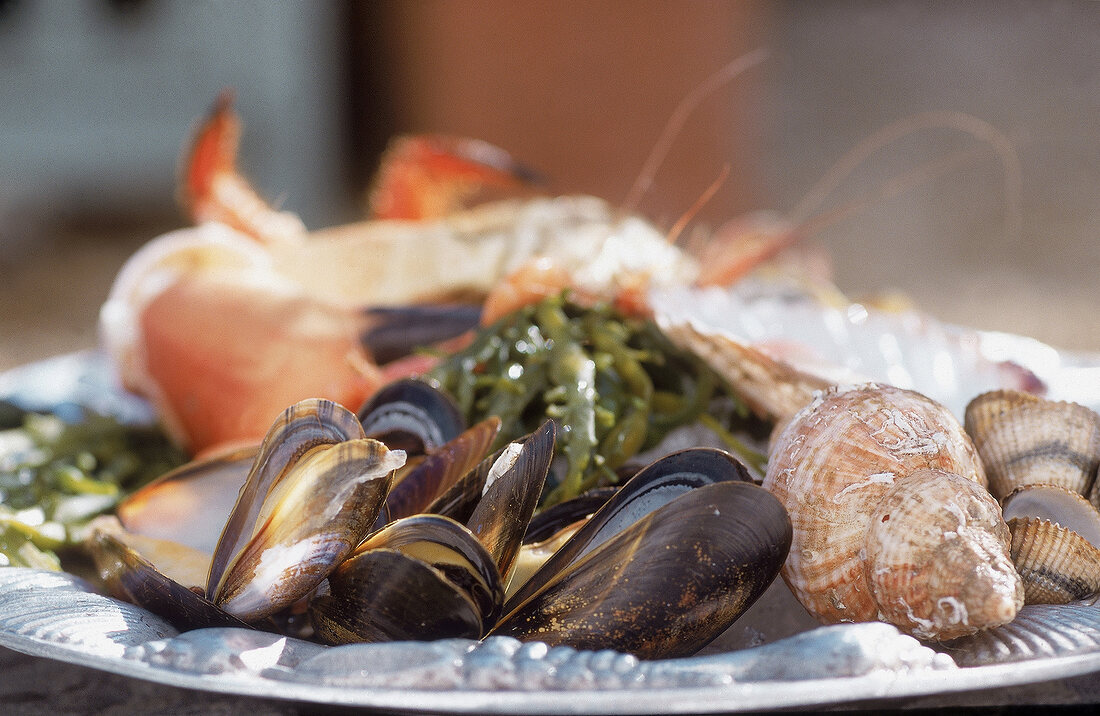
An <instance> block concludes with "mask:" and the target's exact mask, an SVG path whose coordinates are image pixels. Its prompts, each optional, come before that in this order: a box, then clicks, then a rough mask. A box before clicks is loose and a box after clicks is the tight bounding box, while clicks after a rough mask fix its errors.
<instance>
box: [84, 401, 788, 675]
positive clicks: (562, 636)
mask: <svg viewBox="0 0 1100 716" xmlns="http://www.w3.org/2000/svg"><path fill="white" fill-rule="evenodd" d="M405 387H409V386H405ZM415 389H416V390H417V391H422V386H415ZM392 395H397V396H403V395H407V393H404V392H402V391H394V392H393V393H392ZM398 399H404V398H398ZM375 409H382V408H380V407H379V406H378V405H376V406H374V407H372V408H371V410H375ZM371 410H367V411H365V412H361V413H360V415H358V416H356V415H354V414H351V413H350V412H349V411H346V410H344V409H343V408H341V407H340V406H337V405H335V404H332V403H328V402H327V401H305V402H303V403H300V404H297V405H295V406H292V407H291V408H289V409H288V410H287V412H286V413H285V414H284V415H283V416H282V417H281V418H280V419H279V420H278V421H277V422H276V424H275V425H274V426H273V428H272V430H271V431H270V432H269V434H268V436H267V438H266V439H265V440H264V443H263V445H261V446H260V448H259V449H258V450H256V451H255V457H254V461H253V463H252V465H251V467H250V469H249V471H248V477H247V479H246V480H245V482H244V485H243V486H242V487H241V488H240V496H239V498H238V500H237V503H236V505H235V506H234V508H233V509H232V511H231V513H230V515H229V517H228V519H227V521H226V525H225V528H224V529H223V530H222V534H221V537H220V538H219V540H218V541H217V544H216V547H215V548H214V549H213V554H212V556H211V559H210V569H209V573H208V577H207V580H206V583H205V584H204V585H179V584H176V583H175V582H173V581H172V580H171V579H168V578H167V577H165V576H164V575H163V574H161V573H160V572H159V571H158V570H157V569H156V568H155V567H154V566H153V565H152V564H150V563H149V562H148V560H145V559H142V558H141V556H140V555H138V554H137V553H136V552H134V550H132V549H131V548H130V547H128V546H127V545H126V544H124V540H123V539H122V535H120V534H118V533H117V532H115V533H113V532H112V531H111V530H109V529H103V530H99V531H96V532H95V534H94V536H93V537H92V538H91V541H90V546H91V548H92V551H93V553H94V555H95V556H96V559H97V561H98V564H99V565H100V568H101V571H102V573H103V576H104V577H105V578H106V579H107V581H108V583H109V585H110V586H111V587H112V588H113V589H114V591H115V592H116V593H117V594H118V595H119V596H122V597H123V598H127V599H130V600H133V601H135V602H138V603H140V604H142V605H143V606H146V607H147V608H149V609H151V610H155V611H157V612H158V613H162V612H167V614H162V616H166V617H167V618H169V619H171V620H174V621H175V623H176V624H177V625H178V626H180V628H195V627H196V626H203V625H213V624H223V623H225V624H234V625H239V624H241V623H246V624H249V625H251V626H258V627H260V628H266V629H273V628H276V625H277V624H281V623H283V622H284V621H285V616H286V615H287V614H295V615H303V614H304V615H305V620H306V622H307V623H308V624H309V625H310V629H312V634H313V636H314V637H315V638H316V639H318V640H320V641H323V642H326V643H345V642H349V641H377V640H393V639H439V638H447V637H466V638H481V637H483V636H486V635H488V634H508V635H512V636H515V637H518V638H520V639H525V640H541V641H545V642H547V643H549V644H564V645H569V646H574V647H577V648H610V649H616V650H620V651H627V652H631V653H635V654H638V655H640V656H645V657H652V658H666V657H670V656H679V655H686V654H690V653H693V652H694V651H696V650H697V649H699V648H700V647H702V646H704V645H705V644H707V643H708V642H710V641H711V640H712V639H713V638H715V637H716V636H717V635H718V634H720V633H721V632H722V631H724V630H725V629H726V628H728V626H729V625H730V624H731V623H732V622H733V620H735V619H736V618H737V617H738V616H739V615H740V614H741V613H742V612H743V611H744V610H745V609H747V608H748V606H750V605H751V604H752V602H753V601H755V599H756V598H757V597H758V596H759V595H760V594H761V593H762V592H763V591H764V589H765V588H766V587H767V586H768V585H769V584H770V583H771V582H772V581H773V580H774V579H775V577H776V575H777V574H778V571H779V568H780V566H781V565H782V563H783V560H784V559H785V557H786V555H787V551H788V549H789V546H790V541H791V525H790V521H789V519H788V517H787V514H786V512H785V510H784V509H783V507H782V506H781V504H780V503H779V501H777V500H776V499H775V498H774V497H773V496H772V495H770V494H769V493H768V492H767V491H765V490H763V489H762V488H760V487H758V486H756V485H754V484H752V482H751V480H750V477H749V474H748V472H747V471H746V470H745V468H744V467H743V466H742V465H741V464H740V463H738V462H737V461H736V460H735V459H734V458H732V457H730V456H729V455H728V454H726V453H724V452H722V451H719V450H713V449H691V450H685V451H681V452H678V453H673V454H672V455H668V456H666V457H664V458H662V459H660V460H658V461H656V462H655V463H653V464H652V465H650V466H648V467H646V468H644V469H642V470H641V471H639V472H638V473H637V474H635V475H634V476H633V477H632V478H630V479H629V480H628V481H627V482H626V483H625V484H624V485H623V486H622V487H621V488H619V489H618V490H616V491H615V492H614V494H613V495H610V496H607V495H605V496H603V497H601V498H600V502H602V503H603V504H602V506H599V508H598V509H594V508H593V507H591V506H589V507H584V508H578V509H579V512H578V513H577V516H578V517H580V520H579V522H578V523H576V524H573V525H572V526H571V527H569V528H567V529H568V532H567V534H569V535H571V536H569V537H568V538H566V537H559V538H558V539H557V541H556V544H559V545H560V547H558V548H557V549H556V550H554V552H553V554H552V555H550V556H549V557H548V558H547V559H546V560H545V561H544V562H542V563H535V566H534V568H528V567H529V565H530V564H532V563H533V560H532V558H531V549H530V548H529V546H525V545H523V538H524V535H525V534H526V533H527V532H528V528H529V526H530V524H531V521H532V517H533V515H534V513H535V511H536V509H537V505H538V503H539V499H540V496H541V494H542V492H543V487H544V485H545V484H546V482H547V476H548V474H549V472H550V466H551V462H552V460H553V457H554V443H555V434H556V430H557V428H556V426H555V424H554V423H553V422H551V421H548V422H546V423H544V424H543V425H542V426H541V427H540V428H539V429H537V430H536V431H534V432H533V433H531V434H529V435H527V436H524V437H522V438H520V439H519V440H516V441H513V442H511V443H509V444H507V445H505V446H504V447H503V448H500V449H499V450H497V451H495V452H493V453H492V454H488V455H487V454H486V453H487V452H488V451H489V449H490V445H491V444H492V443H493V440H494V437H495V436H496V433H497V430H498V429H499V422H498V421H494V420H493V419H490V420H487V421H485V422H484V423H481V424H478V425H475V426H473V427H471V428H469V429H461V426H460V427H459V428H451V429H450V431H449V432H448V433H445V434H450V435H451V437H450V439H449V440H447V441H446V442H443V443H441V444H438V445H437V444H434V443H430V442H429V443H425V445H426V447H425V448H424V450H425V453H424V455H423V456H422V458H420V459H418V461H417V462H416V464H415V465H411V466H409V467H405V468H403V467H402V466H403V464H404V463H405V459H406V456H405V453H404V452H403V451H401V450H395V449H391V448H389V447H387V446H386V445H385V444H384V442H383V441H381V440H377V439H373V438H368V437H364V428H363V425H364V424H366V425H371V424H372V423H371V415H370V412H371ZM413 422H415V421H413ZM456 429H457V430H458V432H457V433H455V432H454V431H455V430H456ZM407 432H408V431H405V433H407ZM402 439H404V438H402ZM403 444H406V445H408V444H409V443H408V442H405V443H403ZM417 449H419V448H417ZM238 459H242V458H238ZM234 465H235V467H234V468H233V469H231V470H226V469H225V464H224V463H210V464H208V467H209V469H211V470H214V469H217V470H220V471H222V473H223V474H238V475H239V474H241V470H240V467H239V465H237V464H236V463H234ZM202 471H203V470H202V468H201V467H200V466H191V467H190V468H188V470H184V471H183V472H182V473H181V475H180V476H177V478H176V479H177V480H180V481H181V482H180V483H178V484H176V485H174V486H173V489H177V488H179V487H180V485H181V484H187V482H188V481H189V480H192V479H195V478H196V473H200V474H201V473H202ZM184 478H186V479H184ZM160 489H164V488H163V486H162V487H161V488H160ZM608 497H609V499H608ZM143 504H144V503H143ZM134 511H135V512H140V510H138V509H137V506H136V505H135V509H134ZM570 521H571V520H570ZM130 522H131V524H141V520H140V519H136V518H135V516H134V515H130ZM547 524H549V523H547ZM520 562H524V563H525V564H526V565H528V567H525V568H524V569H519V568H518V567H517V565H518V564H519V563H520ZM509 582H512V584H510V585H509ZM195 586H198V587H200V589H197V590H196V589H188V587H195ZM506 587H507V589H508V591H506ZM196 592H202V594H197V593H196ZM506 595H507V596H506ZM296 618H301V617H300V616H299V617H296Z"/></svg>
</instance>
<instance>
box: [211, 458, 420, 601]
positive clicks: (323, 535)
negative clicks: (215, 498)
mask: <svg viewBox="0 0 1100 716" xmlns="http://www.w3.org/2000/svg"><path fill="white" fill-rule="evenodd" d="M404 462H405V455H404V453H403V452H401V451H391V450H388V449H387V448H386V446H385V445H383V444H382V443H380V442H378V441H377V440H372V439H370V438H361V439H358V440H347V441H344V442H341V443H338V444H336V445H325V446H321V447H317V448H314V449H313V450H311V451H309V452H307V453H306V454H305V455H303V456H302V458H301V459H300V460H298V461H297V462H296V463H295V464H294V466H293V468H292V469H291V470H290V471H289V472H288V473H287V475H286V477H285V478H284V479H283V480H281V481H280V482H279V483H278V484H277V485H276V486H275V487H274V488H273V490H272V491H271V493H270V494H269V495H267V497H266V499H265V500H264V504H263V506H262V509H261V511H260V513H259V515H258V516H257V520H256V526H255V529H254V530H253V532H252V535H253V536H252V538H251V539H250V540H249V541H248V543H247V544H246V545H245V546H244V548H243V549H242V550H241V551H240V552H239V553H238V554H236V555H235V556H234V557H233V558H232V559H231V560H230V561H229V563H228V564H227V567H226V569H225V572H224V573H223V574H222V577H221V579H220V580H219V581H218V582H217V583H216V584H215V583H214V582H213V581H211V582H209V583H208V584H207V590H208V594H209V595H211V601H213V602H214V603H215V604H217V605H218V606H220V607H221V608H222V609H225V610H226V611H228V612H230V613H232V614H235V615H237V616H239V617H240V618H242V619H244V620H246V621H248V620H256V619H260V618H263V617H265V616H269V615H270V614H273V613H275V612H277V611H279V610H280V609H283V608H284V607H287V606H290V605H291V604H293V603H294V602H296V601H298V600H299V599H301V598H302V597H304V596H306V595H307V594H309V593H310V592H311V591H313V590H314V589H315V588H316V587H317V586H318V585H319V584H320V583H321V581H322V580H324V578H325V577H327V576H328V574H329V572H331V571H332V570H333V569H334V568H335V567H336V566H337V565H338V564H340V562H342V561H343V560H344V559H345V558H346V557H347V556H348V555H349V554H350V553H351V551H352V550H353V549H354V548H355V547H356V545H358V544H359V542H360V541H362V539H363V537H365V536H366V534H367V533H368V532H369V531H370V529H371V527H372V526H373V524H374V522H375V518H376V516H377V514H378V511H379V510H380V509H381V507H382V502H383V500H385V497H386V492H387V491H388V489H389V484H390V480H391V479H392V475H393V472H394V470H396V469H397V468H399V467H400V466H401V465H402V464H403V463H404Z"/></svg>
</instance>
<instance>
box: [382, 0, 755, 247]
mask: <svg viewBox="0 0 1100 716" xmlns="http://www.w3.org/2000/svg"><path fill="white" fill-rule="evenodd" d="M370 12H371V17H372V21H373V22H376V23H379V24H380V27H376V28H373V32H372V33H371V34H372V35H373V36H374V37H375V38H378V39H379V40H380V41H382V42H385V43H386V46H385V48H383V49H382V52H381V54H382V56H384V57H386V58H388V60H389V61H387V62H386V65H387V66H386V68H385V75H384V78H383V79H384V83H385V85H386V92H385V94H386V96H387V97H389V101H390V102H391V103H392V106H390V107H388V108H387V109H388V111H389V112H390V113H391V116H392V118H393V121H394V123H395V125H396V128H397V129H398V131H403V132H408V131H425V132H443V133H448V134H454V135H460V136H472V137H476V138H479V139H484V140H486V141H489V142H492V143H494V144H497V145H499V146H501V147H503V148H505V149H507V150H508V151H509V152H511V153H512V154H513V156H515V157H516V158H517V159H519V160H520V161H522V162H524V163H526V164H528V165H530V166H532V167H533V168H535V169H537V170H539V171H541V172H543V173H544V174H546V175H547V176H548V177H549V178H550V180H551V182H552V186H553V189H554V190H555V191H558V192H562V193H566V192H584V193H590V194H595V195H598V196H602V197H605V198H607V199H609V200H611V201H612V202H615V203H621V202H622V201H623V199H624V198H625V197H626V195H627V193H628V191H629V190H630V187H631V185H632V184H633V182H634V181H635V179H636V177H637V176H638V174H639V172H640V170H641V167H642V166H643V164H644V162H645V160H646V157H647V155H648V154H649V153H650V151H651V150H652V148H653V147H654V144H655V143H656V141H657V138H658V137H659V136H660V134H661V132H662V129H663V127H664V125H665V124H666V122H667V121H668V119H669V117H670V116H671V115H672V114H673V112H674V111H675V109H676V107H677V105H678V104H679V103H680V102H681V100H682V99H683V98H684V97H685V96H686V95H688V94H689V93H690V92H691V91H692V90H693V89H694V88H695V87H696V86H698V85H699V84H700V83H701V82H703V81H704V80H705V79H706V78H707V77H708V76H710V75H711V74H712V73H714V72H716V71H718V70H719V69H720V68H722V67H723V66H725V65H726V64H728V63H730V62H731V61H733V60H734V59H736V58H737V57H739V56H741V55H743V54H745V53H746V52H749V51H751V50H754V49H756V48H758V47H761V46H764V45H765V44H766V42H767V30H768V24H769V23H768V21H767V19H768V17H767V16H768V12H767V9H766V7H765V5H764V4H763V3H759V2H690V3H689V2H660V1H656V0H645V1H638V0H631V1H626V0H615V1H612V2H584V3H582V2H568V3H567V2H561V3H547V2H521V3H504V2H488V1H486V0H477V1H475V2H442V1H437V2H409V3H406V2H403V3H393V4H385V5H383V6H381V8H379V6H377V5H375V6H373V7H372V9H371V11H370ZM373 52H374V53H375V55H376V56H377V55H378V53H379V48H374V49H373ZM763 86H764V73H763V70H762V69H761V68H760V67H757V68H754V69H752V70H749V71H748V72H746V73H745V74H744V75H742V76H741V77H739V78H737V79H736V80H734V81H733V82H731V83H729V84H728V85H727V86H725V87H723V88H722V89H721V90H719V91H718V92H717V93H715V94H714V95H713V96H710V97H709V98H708V99H707V100H706V101H704V102H703V103H702V104H700V106H699V107H698V109H697V110H696V111H694V112H693V113H692V115H691V116H690V118H689V120H688V121H687V123H686V124H685V126H684V128H683V130H682V133H681V134H680V135H679V136H678V137H677V139H676V141H675V143H674V144H673V145H672V149H671V151H670V153H669V155H668V158H667V160H666V162H665V164H664V165H663V166H662V168H661V170H660V171H659V172H658V174H657V177H656V180H655V183H654V185H653V188H652V190H651V191H650V192H649V193H648V194H647V195H646V196H645V198H644V199H643V201H642V203H641V210H642V211H643V212H644V213H645V214H647V215H649V216H650V217H651V218H653V219H655V220H657V221H659V222H661V223H663V224H665V225H666V226H667V225H669V224H671V223H672V222H673V221H675V219H676V218H678V217H679V216H680V215H681V214H682V213H683V212H684V211H686V210H687V208H688V207H689V206H690V205H691V204H692V203H693V202H694V201H695V200H696V199H697V198H698V197H699V196H700V195H702V194H703V193H704V191H705V190H706V188H707V187H708V185H710V184H711V183H712V182H714V181H715V180H716V179H717V178H718V177H719V175H720V174H721V173H722V170H723V166H724V165H725V164H727V163H728V164H729V165H730V169H731V173H730V178H729V179H728V180H727V181H726V183H725V184H724V185H723V187H722V189H721V191H720V192H719V194H718V195H716V197H715V198H714V199H713V200H712V201H711V203H710V204H709V205H708V206H707V208H706V209H705V211H704V213H703V214H701V217H702V218H704V219H709V220H710V221H711V222H712V223H715V222H718V221H721V220H723V219H725V218H729V216H731V215H734V214H736V213H737V212H740V211H743V210H745V209H747V208H755V206H756V205H757V203H758V202H757V196H756V195H757V193H758V189H757V186H756V183H755V181H754V174H755V171H754V168H753V167H754V162H755V161H756V157H755V154H754V152H753V147H754V146H756V145H757V144H759V142H758V138H759V137H760V135H761V132H762V131H763V130H762V127H761V124H762V121H763V120H762V117H763V112H762V111H761V102H763V101H765V100H764V99H763V97H762V94H763Z"/></svg>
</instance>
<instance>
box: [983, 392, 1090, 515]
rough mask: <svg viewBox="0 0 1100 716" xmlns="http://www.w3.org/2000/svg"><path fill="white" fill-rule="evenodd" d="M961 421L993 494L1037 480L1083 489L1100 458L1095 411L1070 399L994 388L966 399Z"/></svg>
mask: <svg viewBox="0 0 1100 716" xmlns="http://www.w3.org/2000/svg"><path fill="white" fill-rule="evenodd" d="M965 423H966V431H967V433H969V434H970V436H971V438H972V439H973V440H974V445H975V447H977V449H978V454H979V455H981V458H982V463H983V465H984V466H985V470H986V473H987V474H988V476H989V489H990V492H992V493H993V496H994V497H996V498H998V499H1003V498H1004V497H1005V496H1006V495H1008V494H1009V493H1010V492H1012V491H1013V490H1015V489H1016V488H1018V487H1022V486H1024V485H1038V484H1043V485H1059V486H1061V487H1064V488H1066V489H1068V490H1072V491H1074V492H1077V493H1080V494H1082V495H1087V494H1088V491H1089V487H1090V485H1091V482H1092V480H1093V475H1094V474H1095V473H1096V469H1097V465H1098V464H1100V414H1097V413H1095V412H1094V411H1092V410H1090V409H1088V408H1086V407H1085V406H1083V405H1078V404H1076V403H1068V402H1060V401H1053V400H1047V399H1045V398H1041V397H1039V396H1035V395H1031V394H1030V393H1024V392H1022V391H1014V390H995V391H990V392H988V393H983V394H981V395H979V396H978V397H976V398H974V399H973V400H972V401H970V403H969V404H968V405H967V407H966V419H965Z"/></svg>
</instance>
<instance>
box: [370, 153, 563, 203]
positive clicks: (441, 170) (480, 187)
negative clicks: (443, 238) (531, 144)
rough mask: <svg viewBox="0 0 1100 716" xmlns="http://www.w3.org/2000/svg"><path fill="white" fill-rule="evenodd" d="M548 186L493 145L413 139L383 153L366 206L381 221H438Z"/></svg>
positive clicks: (526, 194) (536, 175)
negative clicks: (487, 202)
mask: <svg viewBox="0 0 1100 716" xmlns="http://www.w3.org/2000/svg"><path fill="white" fill-rule="evenodd" d="M544 184H545V180H544V179H543V178H542V177H541V175H539V174H538V173H537V172H535V171H533V170H531V169H530V168H528V167H526V166H524V165H522V164H520V163H519V162H517V161H516V160H515V159H513V158H512V157H511V155H509V154H508V153H507V152H506V151H504V150H503V149H500V148H499V147H496V146H494V145H492V144H489V143H488V142H483V141H480V140H476V139H465V138H459V137H447V136H442V135H408V136H402V137H397V138H396V139H394V140H393V141H392V142H390V144H389V146H388V147H387V148H386V151H385V152H384V153H383V154H382V160H381V163H380V165H379V168H378V172H377V173H376V175H375V178H374V181H373V182H372V183H371V186H370V188H369V190H368V192H367V205H368V208H369V211H370V214H371V216H372V218H376V219H433V218H439V217H442V216H446V215H447V214H450V213H453V212H455V211H458V210H461V209H465V208H469V207H470V206H473V205H475V204H477V203H481V202H483V201H487V200H490V199H498V198H508V197H513V196H530V195H532V194H537V193H540V192H539V188H540V187H541V186H543V185H544Z"/></svg>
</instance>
